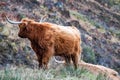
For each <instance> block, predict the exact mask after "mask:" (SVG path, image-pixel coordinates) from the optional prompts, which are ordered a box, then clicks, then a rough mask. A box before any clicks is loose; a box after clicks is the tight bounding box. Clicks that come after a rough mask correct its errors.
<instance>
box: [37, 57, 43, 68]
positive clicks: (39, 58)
mask: <svg viewBox="0 0 120 80" xmlns="http://www.w3.org/2000/svg"><path fill="white" fill-rule="evenodd" d="M37 58H38V63H39V69H40V68H42V55H37Z"/></svg>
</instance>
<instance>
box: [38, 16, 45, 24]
mask: <svg viewBox="0 0 120 80" xmlns="http://www.w3.org/2000/svg"><path fill="white" fill-rule="evenodd" d="M46 17H47V15H44V16H43V17H42V18H41V19H40V21H39V22H40V23H41V22H43V21H45V18H46Z"/></svg>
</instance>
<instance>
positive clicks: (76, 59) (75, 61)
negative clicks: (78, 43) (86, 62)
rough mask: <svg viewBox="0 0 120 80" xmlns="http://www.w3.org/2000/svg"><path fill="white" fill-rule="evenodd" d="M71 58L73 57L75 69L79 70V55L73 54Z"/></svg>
mask: <svg viewBox="0 0 120 80" xmlns="http://www.w3.org/2000/svg"><path fill="white" fill-rule="evenodd" d="M71 57H72V61H73V64H74V67H75V69H77V68H78V62H79V55H78V54H73V55H72V56H71Z"/></svg>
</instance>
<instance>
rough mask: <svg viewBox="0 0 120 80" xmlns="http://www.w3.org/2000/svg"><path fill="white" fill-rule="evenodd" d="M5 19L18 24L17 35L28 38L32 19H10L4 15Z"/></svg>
mask: <svg viewBox="0 0 120 80" xmlns="http://www.w3.org/2000/svg"><path fill="white" fill-rule="evenodd" d="M6 19H7V21H8V22H9V23H11V24H18V25H19V29H20V30H19V33H18V36H19V37H21V38H29V36H30V34H31V32H32V27H31V23H32V22H33V20H30V19H27V18H24V19H22V20H21V21H20V22H17V21H12V20H10V19H9V18H8V17H6Z"/></svg>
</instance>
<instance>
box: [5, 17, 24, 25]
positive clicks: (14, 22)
mask: <svg viewBox="0 0 120 80" xmlns="http://www.w3.org/2000/svg"><path fill="white" fill-rule="evenodd" d="M5 17H6V19H7V21H8V22H9V23H11V24H20V23H22V22H17V21H12V20H10V19H9V18H8V17H7V16H5Z"/></svg>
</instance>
